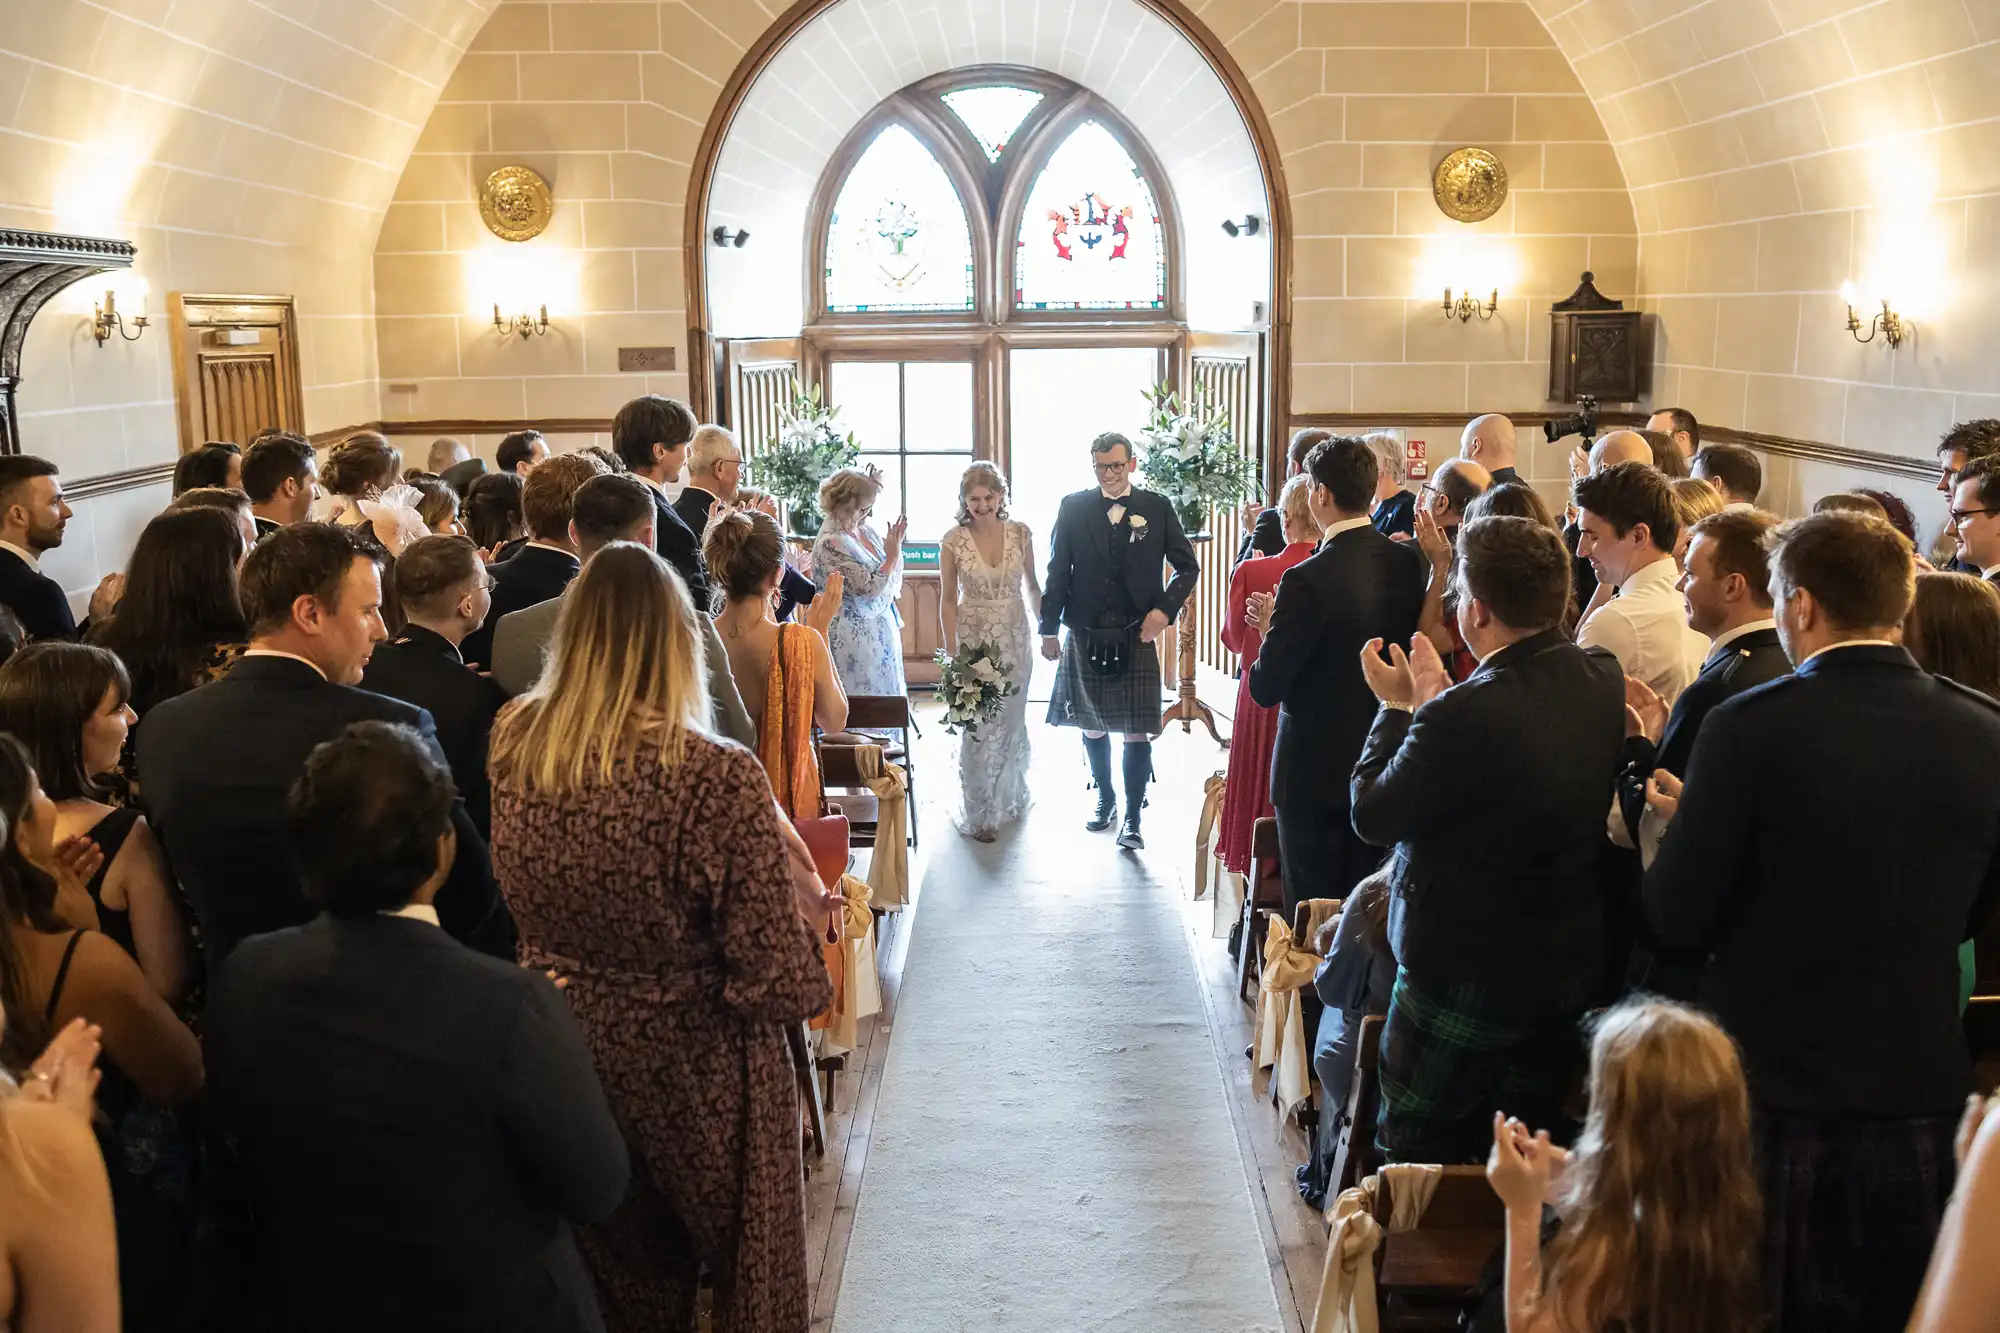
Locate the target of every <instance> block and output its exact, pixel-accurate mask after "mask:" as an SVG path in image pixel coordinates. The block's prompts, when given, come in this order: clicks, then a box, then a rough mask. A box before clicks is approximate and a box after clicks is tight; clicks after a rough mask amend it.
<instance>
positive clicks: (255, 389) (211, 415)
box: [167, 292, 305, 453]
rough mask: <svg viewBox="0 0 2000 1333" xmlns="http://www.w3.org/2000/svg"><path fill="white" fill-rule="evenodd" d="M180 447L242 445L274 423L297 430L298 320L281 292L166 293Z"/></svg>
mask: <svg viewBox="0 0 2000 1333" xmlns="http://www.w3.org/2000/svg"><path fill="white" fill-rule="evenodd" d="M167 315H168V328H169V330H170V331H171V336H172V339H173V349H174V352H173V355H174V408H175V415H176V417H177V418H178V422H179V426H180V445H181V452H182V453H187V452H188V451H189V450H191V449H194V448H196V447H198V446H200V445H202V444H204V443H206V442H207V441H210V440H228V441H233V442H234V443H236V444H248V443H249V442H250V441H251V439H252V438H253V437H255V436H256V434H257V433H258V432H259V431H262V430H268V429H271V428H272V427H276V428H278V429H280V430H292V431H300V432H303V431H304V429H305V391H304V389H303V387H302V385H301V383H300V378H299V335H298V320H297V318H296V316H295V314H294V313H293V310H292V298H291V297H289V296H192V295H189V294H187V293H184V292H173V293H170V294H169V295H168V297H167Z"/></svg>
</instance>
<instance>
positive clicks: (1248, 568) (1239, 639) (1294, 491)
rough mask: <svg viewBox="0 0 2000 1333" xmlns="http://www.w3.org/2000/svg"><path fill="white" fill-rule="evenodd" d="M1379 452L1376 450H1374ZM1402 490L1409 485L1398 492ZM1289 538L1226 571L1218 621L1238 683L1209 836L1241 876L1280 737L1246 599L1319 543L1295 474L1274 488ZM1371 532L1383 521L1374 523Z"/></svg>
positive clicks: (1308, 493) (1308, 488) (1274, 586)
mask: <svg viewBox="0 0 2000 1333" xmlns="http://www.w3.org/2000/svg"><path fill="white" fill-rule="evenodd" d="M1377 457H1378V459H1379V457H1380V455H1379V454H1378V455H1377ZM1403 493H1404V494H1408V492H1403ZM1278 507H1279V509H1281V510H1282V511H1283V512H1284V515H1285V536H1286V538H1287V539H1288V540H1287V542H1286V545H1285V550H1284V553H1283V554H1281V555H1260V556H1253V557H1251V558H1250V559H1248V560H1245V561H1244V562H1243V563H1242V564H1240V565H1238V566H1236V570H1235V572H1234V573H1232V574H1231V575H1230V576H1229V604H1228V611H1227V614H1226V615H1225V616H1224V617H1223V621H1222V645H1223V647H1225V648H1227V649H1228V650H1229V651H1230V652H1232V653H1237V654H1239V655H1240V656H1241V661H1242V672H1241V676H1240V678H1239V679H1238V681H1237V686H1236V715H1235V719H1234V720H1235V723H1236V726H1235V728H1234V730H1233V731H1232V732H1231V734H1230V746H1229V783H1228V788H1227V790H1226V791H1225V792H1224V793H1223V798H1222V829H1221V831H1220V832H1219V833H1217V834H1216V835H1215V854H1216V856H1217V857H1218V858H1219V859H1220V860H1221V862H1222V864H1223V865H1224V866H1226V867H1227V868H1228V869H1230V870H1233V871H1235V872H1236V873H1237V874H1239V875H1247V874H1249V873H1250V839H1251V836H1252V834H1253V833H1254V832H1255V830H1256V825H1257V821H1258V820H1259V819H1267V818H1270V817H1271V815H1272V810H1271V754H1272V752H1273V751H1274V750H1275V749H1276V748H1277V744H1278V716H1277V714H1276V712H1275V711H1273V710H1272V709H1269V708H1266V707H1264V706H1263V705H1261V704H1259V703H1258V702H1257V700H1256V699H1255V698H1254V697H1252V696H1251V693H1250V669H1251V668H1252V667H1254V666H1255V665H1257V654H1258V651H1259V650H1260V649H1262V647H1263V646H1264V636H1263V633H1262V631H1260V630H1259V629H1258V627H1257V625H1256V624H1255V623H1253V622H1252V621H1251V619H1250V614H1249V611H1250V599H1251V598H1252V597H1269V596H1271V595H1272V594H1274V593H1276V592H1277V590H1278V581H1279V580H1280V579H1282V578H1284V576H1285V571H1286V570H1288V569H1290V568H1292V567H1293V566H1294V565H1297V564H1301V563H1303V562H1304V561H1305V560H1307V559H1309V558H1310V557H1311V555H1312V553H1313V550H1314V548H1315V547H1317V546H1318V545H1319V537H1320V531H1319V521H1318V520H1317V519H1315V518H1314V517H1313V512H1312V482H1311V481H1310V480H1309V479H1308V478H1305V477H1293V478H1292V479H1291V480H1290V481H1288V482H1286V483H1285V489H1284V490H1283V491H1281V492H1279V495H1278ZM1376 531H1377V532H1380V531H1381V528H1379V527H1378V528H1376Z"/></svg>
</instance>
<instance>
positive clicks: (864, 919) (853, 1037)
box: [821, 875, 882, 1055]
mask: <svg viewBox="0 0 2000 1333" xmlns="http://www.w3.org/2000/svg"><path fill="white" fill-rule="evenodd" d="M840 894H841V903H842V908H841V922H840V943H838V944H833V945H827V946H826V952H827V955H828V959H829V962H830V963H833V964H834V965H836V966H838V967H839V969H840V976H839V977H838V979H837V981H836V983H835V986H834V1000H833V1008H832V1010H831V1011H830V1021H829V1022H828V1023H827V1025H826V1027H825V1029H824V1031H825V1036H824V1037H823V1038H822V1039H821V1041H822V1047H821V1049H822V1050H823V1051H824V1052H825V1053H826V1054H829V1055H838V1054H840V1053H841V1052H842V1051H851V1050H853V1049H854V1047H855V1045H856V1044H857V1038H858V1037H859V1035H860V1025H861V1020H862V1019H864V1018H867V1017H868V1016H869V1015H871V1014H879V1013H881V1012H882V983H881V979H880V978H879V977H878V976H877V975H876V971H875V914H874V912H873V911H871V910H870V909H869V906H868V898H869V889H868V884H867V882H866V881H864V880H862V879H860V878H858V877H856V876H854V875H842V876H841V877H840Z"/></svg>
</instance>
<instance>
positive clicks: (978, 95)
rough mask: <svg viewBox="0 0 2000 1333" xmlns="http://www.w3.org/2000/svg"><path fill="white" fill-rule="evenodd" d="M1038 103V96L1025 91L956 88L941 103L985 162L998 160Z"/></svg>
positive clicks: (1039, 100)
mask: <svg viewBox="0 0 2000 1333" xmlns="http://www.w3.org/2000/svg"><path fill="white" fill-rule="evenodd" d="M1041 101H1042V95H1041V94H1040V93H1038V92H1034V91H1032V90H1030V89H1027V88H1006V87H992V86H989V87H985V88H955V89H953V90H952V91H951V92H948V93H946V94H945V95H944V104H945V105H946V106H948V107H950V108H951V110H952V114H954V115H956V116H957V117H958V118H959V119H960V120H962V121H964V122H965V128H967V129H968V130H971V131H972V137H973V138H975V139H977V140H978V141H979V147H980V151H982V152H984V153H985V154H986V160H987V161H988V162H998V161H999V160H1000V155H1001V154H1002V153H1004V152H1006V151H1007V144H1008V142H1009V141H1011V140H1012V139H1013V137H1014V131H1015V130H1018V129H1020V128H1021V122H1022V121H1024V120H1026V119H1027V118H1028V113H1029V112H1030V111H1033V110H1034V109H1035V108H1036V107H1037V106H1039V105H1040V104H1041Z"/></svg>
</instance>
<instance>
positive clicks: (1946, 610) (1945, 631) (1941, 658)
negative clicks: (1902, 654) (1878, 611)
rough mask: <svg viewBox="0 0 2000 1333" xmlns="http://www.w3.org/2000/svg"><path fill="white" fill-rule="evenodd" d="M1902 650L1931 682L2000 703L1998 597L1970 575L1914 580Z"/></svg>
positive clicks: (1932, 573)
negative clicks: (1959, 687) (1945, 682)
mask: <svg viewBox="0 0 2000 1333" xmlns="http://www.w3.org/2000/svg"><path fill="white" fill-rule="evenodd" d="M1903 646H1904V647H1905V648H1907V649H1909V650H1910V656H1911V657H1913V658H1915V659H1916V662H1917V665H1918V666H1920V667H1922V668H1923V669H1924V670H1926V671H1928V672H1930V673H1931V674H1932V675H1933V676H1943V677H1944V678H1945V679H1947V680H1955V681H1957V682H1958V683H1959V684H1961V685H1963V686H1965V688H1967V689H1968V690H1978V691H1979V692H1980V693H1981V694H1983V695H1985V696H1987V697H1988V698H1989V699H2000V592H1996V591H1995V590H1994V587H1993V585H1992V583H1990V582H1988V581H1986V580H1984V579H1975V578H1973V577H1972V576H1971V575H1970V574H1946V573H1942V572H1938V571H1927V572H1925V573H1920V574H1918V575H1917V590H1916V597H1915V600H1914V601H1912V602H1911V603H1910V613H1909V614H1908V615H1907V616H1904V617H1903Z"/></svg>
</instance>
